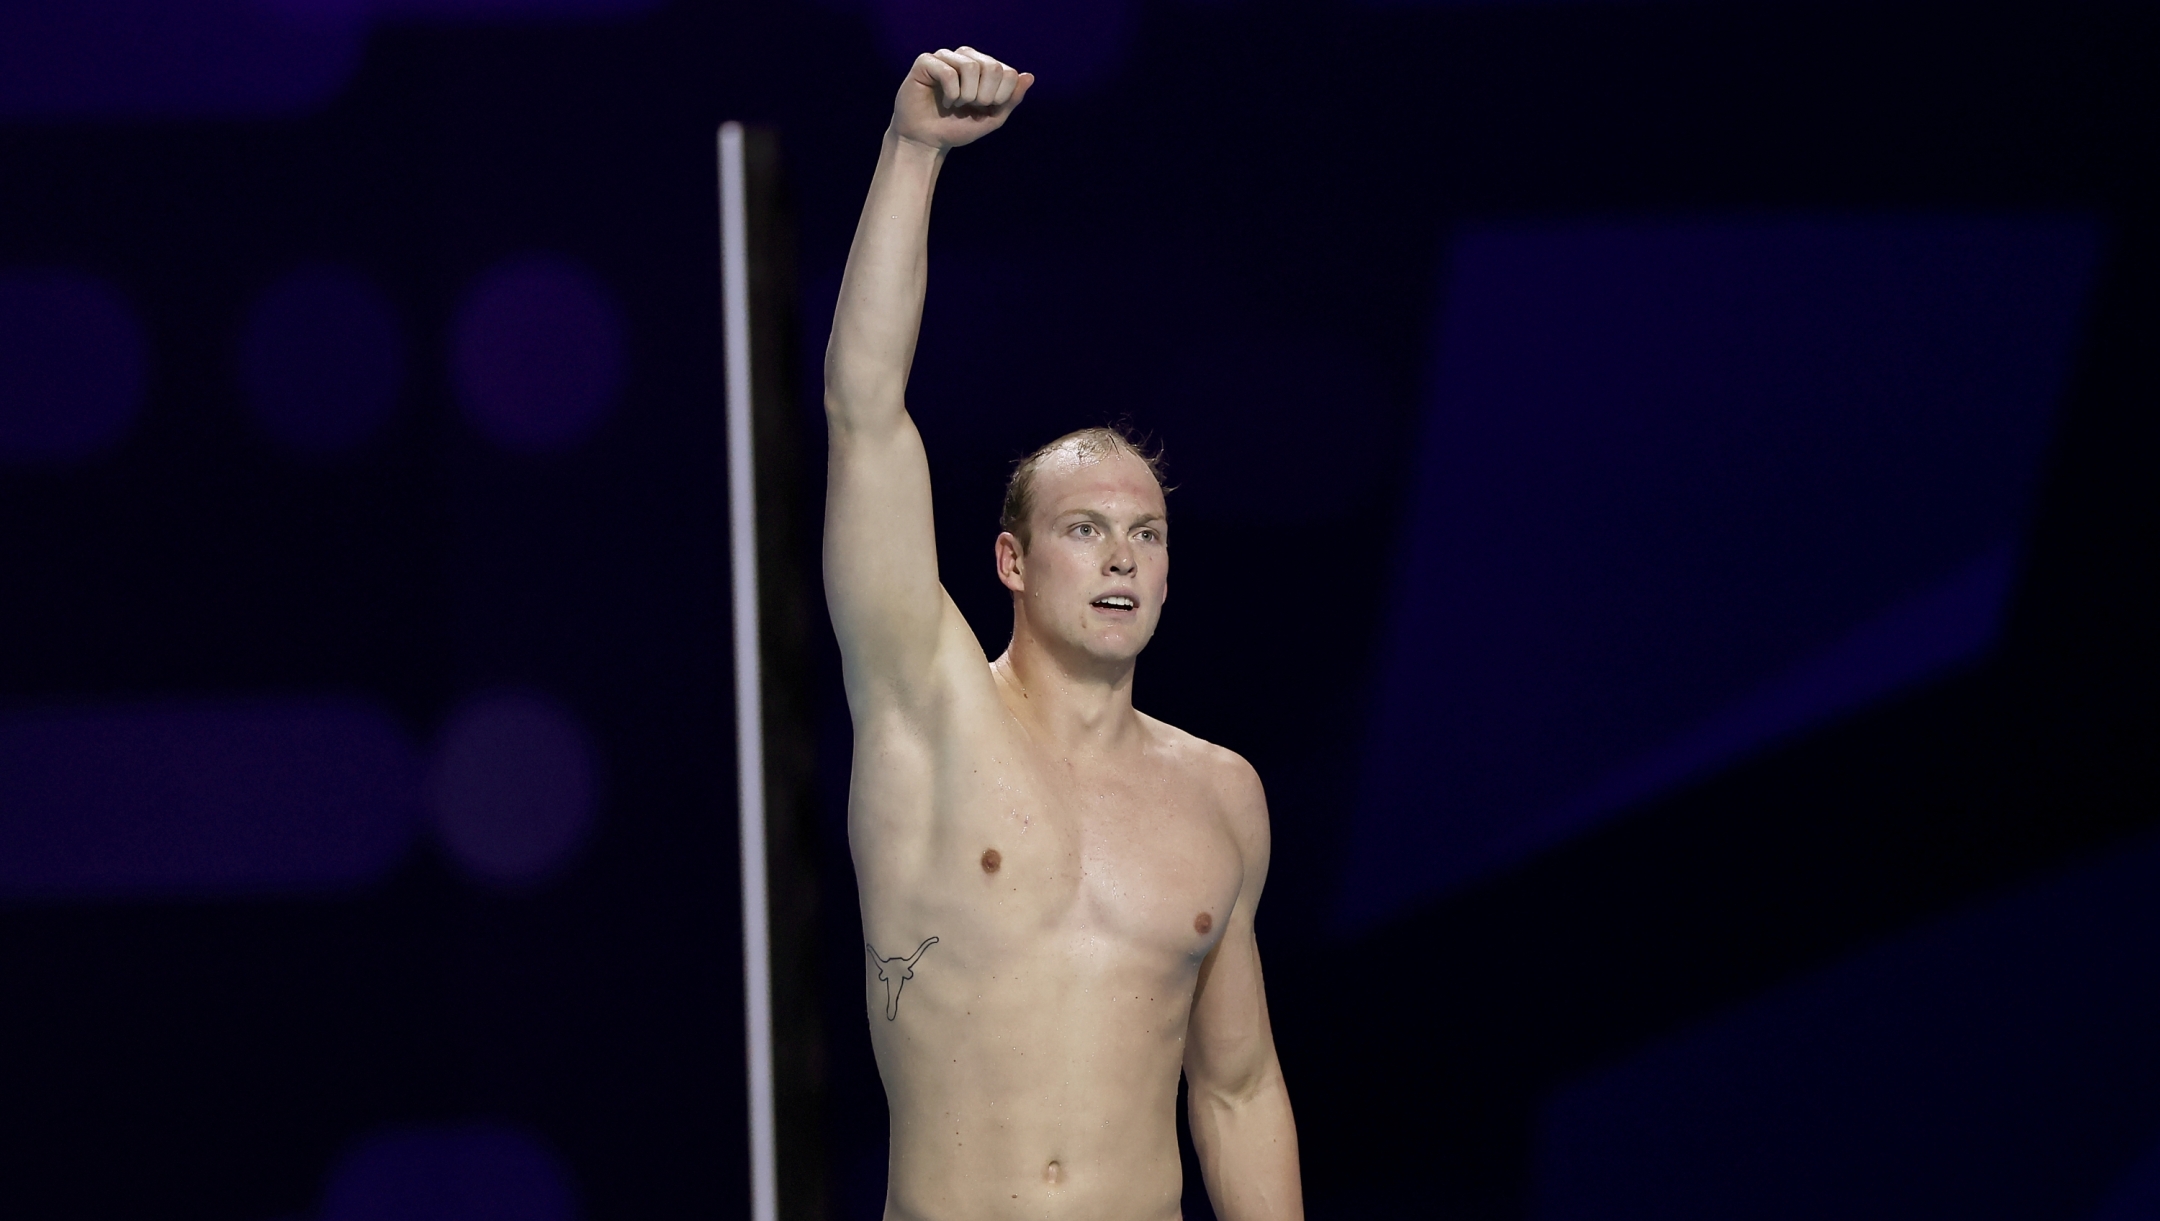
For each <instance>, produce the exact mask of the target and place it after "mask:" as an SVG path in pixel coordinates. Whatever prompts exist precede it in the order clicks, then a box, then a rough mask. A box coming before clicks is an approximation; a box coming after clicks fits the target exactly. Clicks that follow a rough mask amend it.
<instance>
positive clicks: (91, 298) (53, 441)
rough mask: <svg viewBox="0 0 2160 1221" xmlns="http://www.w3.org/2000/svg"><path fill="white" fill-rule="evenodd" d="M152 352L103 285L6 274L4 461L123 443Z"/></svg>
mask: <svg viewBox="0 0 2160 1221" xmlns="http://www.w3.org/2000/svg"><path fill="white" fill-rule="evenodd" d="M148 349H149V344H148V342H147V341H146V340H145V339H144V337H143V328H142V323H140V322H139V321H137V320H136V318H135V311H134V310H132V309H130V308H129V307H128V303H127V301H126V300H125V299H124V298H123V297H121V295H120V293H119V290H117V289H115V288H114V287H113V286H112V285H110V284H108V283H106V282H105V281H103V280H100V279H98V278H97V277H95V276H91V275H86V274H84V273H82V272H78V271H64V270H40V271H12V272H0V462H22V463H31V462H66V461H71V460H74V459H79V458H87V457H89V456H90V455H91V454H94V453H96V452H97V451H99V450H101V449H104V448H106V447H107V446H110V445H112V444H113V443H115V442H117V441H118V440H119V439H120V438H121V437H122V436H124V435H125V434H126V433H127V430H128V426H129V425H131V424H133V423H134V422H135V417H136V415H137V414H139V413H140V412H141V410H142V404H143V392H144V388H145V382H146V380H147V378H146V368H147V366H148V364H149V361H148Z"/></svg>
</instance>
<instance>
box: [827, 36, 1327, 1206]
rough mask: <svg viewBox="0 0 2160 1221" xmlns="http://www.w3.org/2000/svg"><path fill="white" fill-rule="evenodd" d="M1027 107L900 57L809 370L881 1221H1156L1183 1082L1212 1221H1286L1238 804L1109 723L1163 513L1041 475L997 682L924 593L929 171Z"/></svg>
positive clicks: (1213, 760)
mask: <svg viewBox="0 0 2160 1221" xmlns="http://www.w3.org/2000/svg"><path fill="white" fill-rule="evenodd" d="M1031 80H1032V78H1030V77H1027V76H1025V75H1024V74H1015V73H1013V72H1012V70H1011V69H1009V68H1006V67H1005V66H1004V65H1002V64H999V63H997V62H996V61H995V60H991V59H989V58H988V57H986V56H980V55H977V54H974V53H972V52H966V50H965V49H964V48H963V50H962V52H960V53H955V52H940V53H939V55H938V56H936V57H931V56H925V57H923V58H922V59H919V60H918V61H917V62H916V65H915V68H914V70H913V71H912V72H911V73H910V76H909V80H908V81H907V83H905V84H903V86H902V88H901V92H900V96H899V98H898V99H896V102H895V111H894V119H893V126H892V128H891V129H889V130H888V131H887V133H886V137H885V142H884V148H883V152H882V154H881V156H880V158H879V162H878V170H877V174H876V177H875V178H874V179H873V182H872V185H871V191H870V197H869V200H868V202H867V203H866V204H865V206H864V212H863V218H862V222H861V225H860V227H859V228H858V230H857V234H856V238H855V246H854V249H853V251H852V252H851V253H850V256H849V263H848V270H847V275H846V277H845V279H844V280H843V283H842V287H841V303H840V307H839V309H838V311H837V312H836V314H835V318H834V327H833V337H832V343H831V346H830V348H829V349H828V352H827V358H826V407H827V417H828V422H829V424H830V428H831V445H832V452H831V470H830V479H829V482H828V487H829V494H828V500H827V506H826V539H825V569H826V587H827V596H828V601H829V603H830V605H831V609H832V614H833V621H834V626H835V628H836V631H837V633H838V636H839V639H840V643H841V652H842V660H843V670H844V673H845V676H846V680H847V686H848V700H849V707H850V711H851V713H852V714H853V717H854V722H855V758H854V772H853V777H852V786H851V790H850V796H849V810H848V834H849V841H850V846H851V848H852V850H853V853H854V859H855V868H856V876H857V880H858V882H859V884H860V889H861V896H862V917H863V933H864V938H865V941H866V945H865V947H864V952H863V979H864V1011H865V1014H866V1016H867V1018H868V1020H869V1024H870V1033H871V1040H872V1044H873V1046H874V1048H875V1050H876V1054H877V1061H878V1070H879V1073H880V1075H881V1076H882V1077H883V1079H884V1082H885V1090H886V1097H887V1102H888V1104H889V1107H890V1111H891V1125H892V1160H891V1168H890V1180H889V1186H888V1189H887V1196H886V1216H887V1217H888V1218H893V1219H895V1221H972V1219H975V1218H1021V1217H1028V1218H1043V1217H1050V1218H1070V1219H1072V1221H1081V1219H1096V1218H1100V1219H1102V1221H1113V1219H1115V1221H1169V1219H1172V1218H1176V1217H1177V1216H1178V1215H1179V1194H1180V1186H1181V1171H1180V1167H1179V1161H1178V1153H1177V1137H1176V1116H1175V1106H1176V1097H1177V1084H1178V1074H1179V1071H1180V1068H1181V1067H1182V1068H1183V1069H1184V1071H1185V1072H1186V1074H1187V1076H1188V1078H1189V1079H1190V1081H1191V1084H1192V1089H1191V1094H1192V1111H1191V1113H1192V1120H1193V1128H1194V1134H1195V1142H1196V1144H1197V1145H1198V1147H1199V1150H1200V1154H1201V1160H1202V1163H1203V1167H1204V1169H1205V1173H1206V1177H1207V1180H1208V1187H1209V1191H1210V1195H1211V1198H1212V1199H1213V1201H1214V1203H1215V1208H1216V1211H1217V1213H1218V1215H1219V1216H1221V1217H1222V1218H1224V1221H1262V1219H1268V1221H1276V1219H1287V1218H1300V1217H1302V1215H1303V1212H1302V1204H1301V1201H1300V1197H1299V1189H1298V1171H1297V1145H1296V1133H1295V1128H1294V1124H1293V1122H1292V1119H1291V1113H1290V1105H1289V1097H1288V1093H1287V1091H1286V1090H1285V1088H1284V1086H1283V1081H1282V1074H1281V1069H1280V1067H1279V1065H1278V1064H1277V1061H1276V1057H1275V1049H1274V1041H1273V1036H1272V1034H1271V1033H1270V1031H1269V1028H1268V1021H1267V1006H1266V997H1265V992H1264V989H1263V988H1262V984H1261V977H1260V962H1259V954H1258V950H1257V948H1256V945H1255V942H1254V938H1253V911H1254V907H1255V906H1256V904H1257V903H1258V901H1259V897H1260V890H1261V885H1262V882H1263V881H1264V879H1265V875H1266V869H1267V861H1268V850H1269V849H1268V830H1267V812H1266V805H1265V799H1264V797H1263V795H1262V793H1261V789H1260V783H1259V780H1258V778H1257V776H1255V775H1254V773H1253V770H1252V768H1251V767H1250V766H1248V765H1247V764H1246V763H1245V761H1244V760H1242V759H1240V758H1238V757H1237V756H1236V755H1235V754H1232V753H1231V752H1229V751H1227V750H1224V749H1222V748H1220V747H1217V746H1213V745H1210V744H1209V743H1206V742H1203V741H1201V740H1200V739H1198V738H1195V737H1193V736H1191V735H1190V734H1186V733H1184V732H1182V731H1180V730H1177V729H1174V728H1172V727H1170V726H1168V725H1165V724H1163V723H1162V722H1160V721H1157V720H1155V719H1153V718H1151V717H1147V716H1145V715H1144V714H1141V713H1138V712H1136V711H1135V710H1134V709H1133V708H1132V704H1131V684H1132V673H1133V661H1134V659H1135V658H1136V657H1137V656H1138V654H1139V652H1140V650H1141V648H1143V647H1144V646H1145V644H1146V642H1147V639H1148V637H1149V636H1150V635H1151V634H1152V633H1153V630H1154V626H1155V623H1156V620H1157V617H1158V616H1159V614H1160V612H1161V609H1162V603H1163V600H1164V598H1165V597H1166V596H1167V590H1168V551H1167V521H1166V520H1165V518H1166V515H1165V512H1164V506H1163V502H1162V494H1161V489H1160V488H1159V487H1158V486H1157V485H1156V483H1155V481H1154V478H1153V476H1152V475H1151V474H1149V473H1148V471H1147V468H1146V467H1145V466H1144V465H1143V464H1142V463H1141V462H1140V461H1139V460H1138V459H1136V458H1133V457H1132V456H1130V455H1128V454H1124V453H1119V452H1114V451H1113V452H1109V453H1104V454H1092V455H1091V454H1086V453H1081V452H1077V451H1075V452H1073V453H1069V454H1068V453H1065V452H1064V451H1060V453H1059V455H1058V456H1057V457H1056V458H1055V459H1054V460H1051V461H1046V463H1045V464H1044V466H1043V468H1042V472H1041V475H1040V478H1039V479H1038V482H1037V483H1036V485H1035V486H1036V496H1035V503H1034V505H1033V507H1032V512H1031V514H1030V516H1029V521H1030V522H1031V523H1032V524H1033V525H1032V531H1031V540H1030V542H1029V543H1028V544H1027V545H1026V546H1024V547H1023V546H1022V545H1021V544H1020V543H1019V541H1018V540H1017V539H1016V538H1015V537H1014V536H1013V535H1011V534H1007V535H1003V536H1001V537H1000V538H999V540H998V563H999V576H1000V579H1001V580H1003V581H1004V583H1005V584H1006V586H1007V587H1008V588H1009V589H1010V590H1011V591H1012V593H1013V603H1014V632H1013V641H1012V644H1011V646H1010V648H1009V649H1008V651H1007V653H1006V654H1005V655H1004V656H1002V657H1000V658H999V659H998V660H997V661H996V662H995V663H991V662H989V661H988V660H987V659H986V657H985V656H984V653H983V651H982V649H981V647H980V645H979V644H978V643H977V640H976V637H975V635H974V633H973V632H972V631H971V630H970V629H969V627H968V625H967V624H966V622H964V621H963V620H962V618H961V616H960V613H959V611H958V609H957V608H956V607H955V606H954V605H953V603H952V601H951V599H950V598H949V597H947V596H946V594H945V592H944V589H943V588H942V586H941V585H940V584H939V583H938V575H937V567H936V546H935V541H934V537H933V534H932V527H931V516H930V488H929V471H928V467H927V464H926V463H925V460H924V457H923V451H922V445H921V440H920V438H919V436H918V434H917V433H916V431H915V428H914V425H913V423H912V421H910V419H909V418H908V416H907V414H906V410H905V408H904V405H903V403H902V400H901V392H902V388H903V387H904V386H905V383H906V377H907V369H908V363H909V361H910V360H911V359H912V353H913V346H914V336H915V329H916V325H917V323H918V321H919V318H920V310H921V302H922V291H923V283H924V271H923V268H924V262H925V254H924V251H925V249H926V237H925V235H926V232H927V223H928V211H929V200H930V194H931V191H932V189H933V188H934V186H935V183H936V178H937V173H938V170H939V168H940V166H941V165H942V163H943V159H944V156H945V153H946V151H947V150H949V149H950V148H952V147H955V146H957V145H959V144H964V143H967V142H969V141H970V140H972V139H975V138H977V137H979V136H980V135H982V134H986V133H987V132H988V131H990V130H995V128H996V127H997V126H999V125H1001V124H1002V123H1003V121H1004V118H1005V116H1006V115H1007V114H1009V113H1010V111H1011V109H1012V108H1013V106H1015V105H1017V104H1018V101H1019V97H1020V95H1022V94H1024V93H1025V92H1026V86H1027V84H1028V83H1030V82H1031ZM940 98H944V99H958V100H960V101H962V102H975V101H977V100H978V99H979V101H980V103H981V104H979V105H974V106H968V107H965V108H955V107H953V106H951V105H940V104H939V103H940ZM985 393H986V394H990V395H992V396H993V397H994V396H995V394H996V393H997V392H996V391H995V390H994V389H991V388H986V390H985Z"/></svg>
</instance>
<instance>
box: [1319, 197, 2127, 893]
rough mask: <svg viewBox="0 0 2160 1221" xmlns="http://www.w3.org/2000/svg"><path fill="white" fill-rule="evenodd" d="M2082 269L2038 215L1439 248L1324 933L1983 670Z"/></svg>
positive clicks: (1462, 241) (1574, 231)
mask: <svg viewBox="0 0 2160 1221" xmlns="http://www.w3.org/2000/svg"><path fill="white" fill-rule="evenodd" d="M2098 247H2099V232H2098V228H2097V226H2095V225H2094V224H2093V223H2092V222H2091V221H2089V220H2087V219H2083V218H2055V217H2034V218H2024V219H2000V220H1996V219H1970V218H1954V217H1953V218H1927V217H1910V218H1897V219H1882V220H1864V219H1858V218H1843V219H1830V220H1806V219H1798V218H1794V219H1733V220H1724V221H1696V222H1675V223H1609V224H1576V225H1555V226H1525V227H1521V228H1506V229H1493V230H1486V231H1477V232H1472V233H1468V234H1465V235H1463V236H1462V237H1460V238H1459V239H1457V241H1456V242H1455V243H1454V246H1453V249H1452V250H1451V251H1450V254H1449V262H1448V265H1449V284H1448V294H1447V298H1446V305H1445V311H1444V316H1443V318H1442V320H1441V325H1440V327H1439V335H1438V342H1437V343H1436V345H1435V352H1436V361H1435V370H1434V373H1433V380H1432V383H1431V387H1430V390H1429V400H1428V405H1427V408H1426V411H1425V419H1424V425H1423V434H1424V435H1423V436H1422V437H1421V438H1420V441H1419V448H1418V456H1417V458H1416V462H1415V466H1414V473H1413V480H1414V483H1413V494H1412V496H1411V499H1410V504H1409V505H1408V507H1407V511H1406V512H1405V514H1404V515H1403V518H1402V520H1401V521H1400V523H1399V524H1398V525H1397V531H1398V533H1399V542H1398V545H1397V546H1396V548H1395V549H1394V552H1393V555H1394V557H1395V560H1394V562H1395V565H1396V571H1395V574H1394V577H1393V581H1392V585H1393V588H1392V589H1391V591H1390V601H1391V606H1390V608H1389V610H1388V618H1387V621H1386V624H1385V627H1384V630H1383V633H1382V637H1381V643H1380V648H1379V651H1378V656H1377V658H1376V661H1377V667H1378V673H1377V676H1376V682H1375V692H1374V698H1373V701H1372V704H1371V708H1370V713H1371V721H1370V725H1371V729H1370V732H1369V734H1368V736H1367V741H1366V746H1365V758H1364V762H1363V765H1362V768H1361V777H1360V786H1359V795H1358V804H1357V808H1356V814H1355V816H1354V819H1353V823H1352V829H1351V835H1350V845H1349V852H1348V856H1347V860H1346V864H1345V872H1344V875H1343V878H1342V883H1341V889H1340V891H1339V892H1338V904H1339V906H1338V909H1337V913H1336V915H1337V919H1338V921H1339V922H1340V924H1341V925H1342V926H1343V927H1345V928H1357V927H1361V926H1365V925H1368V924H1370V923H1372V922H1375V921H1378V920H1381V919H1384V918H1386V917H1387V916H1389V915H1391V914H1393V913H1395V912H1397V911H1400V910H1401V909H1402V908H1404V907H1405V906H1407V905H1408V904H1410V903H1412V902H1414V901H1416V900H1418V899H1420V898H1422V897H1426V896H1430V895H1433V894H1437V893H1439V892H1440V891H1442V890H1444V889H1446V888H1448V887H1450V886H1453V885H1456V884H1458V883H1461V882H1463V881H1465V880H1467V879H1469V878H1472V877H1475V876H1478V875H1480V874H1482V873H1484V872H1487V871H1489V870H1492V869H1495V868H1499V867H1502V866H1504V865H1507V864H1510V863H1512V862H1514V861H1517V860H1520V859H1521V858H1522V857H1523V856H1524V855H1525V854H1527V853H1529V852H1532V851H1535V850H1538V849H1539V848H1542V847H1544V846H1546V845H1548V844H1549V843H1551V842H1552V841H1553V840H1554V839H1555V838H1557V837H1560V836H1564V835H1566V834H1571V833H1573V832H1575V831H1579V830H1581V829H1584V828H1586V827H1588V826H1590V825H1592V824H1593V823H1595V822H1597V821H1599V820H1601V819H1604V818H1608V817H1611V816H1612V815H1613V814H1615V813H1617V812H1619V811H1620V810H1622V809H1624V808H1626V807H1627V806H1628V805H1630V804H1632V803H1636V802H1639V801H1640V800H1642V799H1645V798H1648V797H1651V796H1653V795H1655V794H1656V793H1657V792H1659V791H1661V790H1665V789H1668V788H1670V787H1671V786H1674V785H1678V784H1682V783H1686V782H1687V781H1689V780H1691V779H1694V778H1696V777H1699V776H1702V775H1705V774H1708V773H1709V772H1711V771H1714V770H1715V769H1717V768H1719V767H1721V766H1725V765H1726V764H1728V763H1730V762H1731V761H1733V760H1734V759H1736V758H1738V757H1740V756H1741V755H1744V754H1746V753H1748V752H1750V751H1753V750H1756V749H1759V748H1761V747H1762V746H1765V745H1767V744H1768V743H1769V742H1771V741H1773V740H1776V739H1779V738H1782V737H1784V736H1787V735H1789V734H1791V733H1793V732H1796V731H1799V730H1802V729H1805V728H1807V727H1808V726H1810V725H1813V724H1819V723H1821V722H1822V721H1824V720H1825V719H1827V718H1830V717H1833V716H1836V715H1838V714H1840V713H1842V712H1845V711H1846V710H1848V709H1850V708H1853V707H1856V706H1858V705H1859V704H1861V703H1864V702H1866V701H1868V700H1870V699H1873V698H1876V697H1878V696H1881V695H1885V694H1888V693H1889V692H1891V691H1894V690H1896V689H1899V688H1900V687H1903V686H1906V685H1909V684H1911V683H1913V682H1916V681H1920V680H1923V679H1925V678H1927V677H1928V676H1929V675H1931V674H1935V673H1939V672H1941V671H1942V670H1943V669H1944V668H1946V667H1949V666H1953V665H1956V664H1959V663H1961V662H1964V661H1967V660H1969V659H1972V658H1975V657H1977V656H1979V655H1981V654H1983V653H1984V652H1985V651H1986V649H1987V648H1988V647H1989V645H1990V644H1991V643H1992V642H1993V640H1994V639H1995V637H1996V635H1997V633H1998V630H1999V627H2000V624H2001V621H2002V609H2003V606H2004V604H2005V601H2006V599H2007V597H2008V592H2009V588H2010V575H2011V572H2012V566H2011V562H2010V557H2011V556H2012V555H2013V553H2014V549H2015V546H2016V544H2017V542H2018V541H2019V540H2020V539H2021V538H2022V536H2023V533H2024V531H2025V528H2026V522H2027V519H2028V516H2029V506H2030V504H2031V499H2032V495H2033V491H2034V488H2035V486H2036V484H2037V481H2038V478H2039V470H2040V463H2041V457H2042V454H2043V453H2044V451H2045V448H2046V445H2047V440H2048V436H2049V433H2050V429H2051V426H2052V419H2053V414H2054V409H2055V406H2056V402H2057V400H2058V398H2059V397H2060V395H2061V394H2062V391H2063V387H2064V386H2065V384H2066V383H2067V379H2068V370H2069V362H2070V353H2071V348H2072V342H2073V339H2074V337H2075V335H2076V332H2077V324H2078V320H2079V317H2080V315H2081V312H2082V310H2083V306H2084V301H2085V298H2086V295H2087V293H2088V291H2089V287H2090V284H2091V280H2092V275H2093V270H2094V266H2095V262H2096V259H2097V255H2098ZM1981 557H1986V558H1981ZM1965 566H1971V567H1969V568H1966V567H1965ZM1961 569H1963V571H1962V572H1960V570H1961ZM1953 573H1957V574H1959V575H1956V576H1952V575H1951V574H1953ZM1943 582H1947V583H1946V584H1940V583H1943ZM1931 587H1934V588H1933V592H1929V591H1930V589H1931ZM1901 608H1902V609H1901ZM1870 625H1873V626H1870ZM1840 641H1845V642H1846V643H1845V644H1843V645H1840V644H1839V643H1838V642H1840ZM1810 658H1814V659H1815V660H1814V661H1812V662H1811V661H1810ZM1781 676H1782V677H1781Z"/></svg>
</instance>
